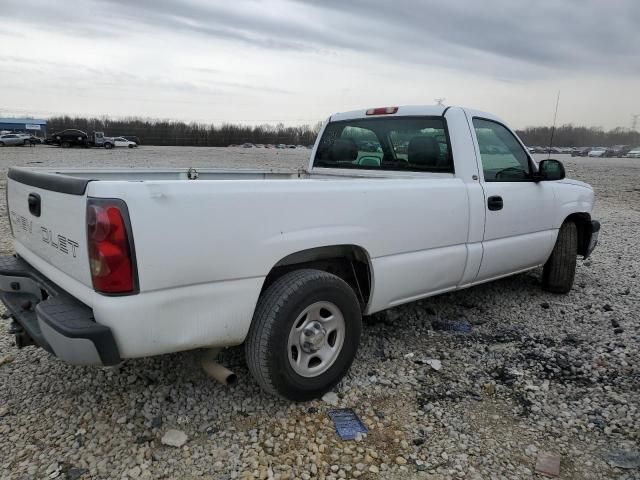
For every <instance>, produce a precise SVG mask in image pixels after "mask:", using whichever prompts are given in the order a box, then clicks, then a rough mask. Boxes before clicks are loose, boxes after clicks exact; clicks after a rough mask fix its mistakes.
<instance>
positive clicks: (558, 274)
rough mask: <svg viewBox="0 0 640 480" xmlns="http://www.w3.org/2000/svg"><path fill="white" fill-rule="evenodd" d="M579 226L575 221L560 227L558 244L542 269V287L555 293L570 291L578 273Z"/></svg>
mask: <svg viewBox="0 0 640 480" xmlns="http://www.w3.org/2000/svg"><path fill="white" fill-rule="evenodd" d="M577 255H578V228H577V226H576V224H575V223H573V222H565V223H563V224H562V227H560V231H559V232H558V238H557V240H556V245H555V247H553V251H552V252H551V256H550V257H549V260H547V263H545V264H544V268H543V270H542V288H544V289H545V290H547V291H549V292H553V293H568V292H569V291H570V290H571V287H572V286H573V279H574V278H575V275H576V259H577Z"/></svg>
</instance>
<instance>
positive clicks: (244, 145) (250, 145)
mask: <svg viewBox="0 0 640 480" xmlns="http://www.w3.org/2000/svg"><path fill="white" fill-rule="evenodd" d="M253 147H254V145H253V143H249V142H247V143H243V144H242V148H253Z"/></svg>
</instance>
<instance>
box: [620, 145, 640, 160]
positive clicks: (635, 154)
mask: <svg viewBox="0 0 640 480" xmlns="http://www.w3.org/2000/svg"><path fill="white" fill-rule="evenodd" d="M624 156H625V157H626V158H640V147H633V148H632V149H631V150H629V151H628V152H627V153H625V155H624Z"/></svg>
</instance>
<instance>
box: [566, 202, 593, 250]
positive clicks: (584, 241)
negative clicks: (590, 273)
mask: <svg viewBox="0 0 640 480" xmlns="http://www.w3.org/2000/svg"><path fill="white" fill-rule="evenodd" d="M564 222H565V223H566V222H573V223H575V224H576V227H577V229H578V255H583V256H584V255H586V253H587V248H589V241H590V240H591V215H589V214H588V213H586V212H576V213H572V214H571V215H569V216H568V217H567V218H565V220H564Z"/></svg>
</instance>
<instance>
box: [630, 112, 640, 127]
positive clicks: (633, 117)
mask: <svg viewBox="0 0 640 480" xmlns="http://www.w3.org/2000/svg"><path fill="white" fill-rule="evenodd" d="M638 120H640V113H636V114H632V115H631V130H634V131H635V130H637V129H638Z"/></svg>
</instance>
